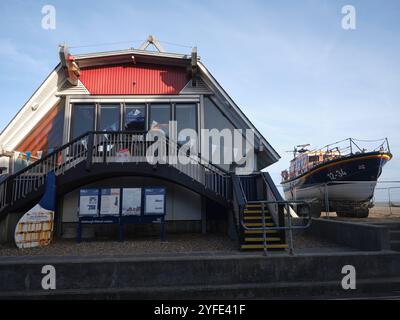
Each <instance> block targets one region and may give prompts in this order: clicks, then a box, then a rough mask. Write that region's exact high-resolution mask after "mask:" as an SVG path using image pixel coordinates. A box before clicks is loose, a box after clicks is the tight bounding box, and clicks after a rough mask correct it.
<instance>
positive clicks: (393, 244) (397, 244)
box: [390, 240, 400, 251]
mask: <svg viewBox="0 0 400 320" xmlns="http://www.w3.org/2000/svg"><path fill="white" fill-rule="evenodd" d="M390 248H391V249H392V250H395V251H400V240H392V241H390Z"/></svg>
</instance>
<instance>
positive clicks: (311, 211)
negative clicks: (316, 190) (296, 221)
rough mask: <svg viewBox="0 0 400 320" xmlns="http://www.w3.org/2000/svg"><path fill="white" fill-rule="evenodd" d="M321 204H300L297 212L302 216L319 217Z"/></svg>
mask: <svg viewBox="0 0 400 320" xmlns="http://www.w3.org/2000/svg"><path fill="white" fill-rule="evenodd" d="M321 211H322V210H321V206H319V205H316V204H310V206H307V205H298V206H297V214H298V215H299V216H300V217H306V216H310V217H311V218H319V217H321Z"/></svg>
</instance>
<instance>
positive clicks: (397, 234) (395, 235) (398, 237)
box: [389, 230, 400, 240]
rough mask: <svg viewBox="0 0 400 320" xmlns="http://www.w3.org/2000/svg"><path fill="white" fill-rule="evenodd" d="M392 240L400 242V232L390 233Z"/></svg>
mask: <svg viewBox="0 0 400 320" xmlns="http://www.w3.org/2000/svg"><path fill="white" fill-rule="evenodd" d="M389 234H390V240H400V230H391V231H390V233H389Z"/></svg>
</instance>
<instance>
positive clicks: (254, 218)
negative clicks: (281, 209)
mask: <svg viewBox="0 0 400 320" xmlns="http://www.w3.org/2000/svg"><path fill="white" fill-rule="evenodd" d="M262 219H263V217H262V216H250V217H244V220H262ZM271 219H272V218H271V217H269V216H266V217H265V220H271Z"/></svg>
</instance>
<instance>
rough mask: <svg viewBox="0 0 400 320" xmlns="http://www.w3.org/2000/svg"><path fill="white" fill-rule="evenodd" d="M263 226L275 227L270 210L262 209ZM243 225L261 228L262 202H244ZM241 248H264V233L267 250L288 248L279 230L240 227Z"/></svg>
mask: <svg viewBox="0 0 400 320" xmlns="http://www.w3.org/2000/svg"><path fill="white" fill-rule="evenodd" d="M264 219H265V227H267V228H268V227H271V228H272V227H276V224H275V223H274V221H273V219H272V217H271V214H270V212H269V211H268V210H267V209H264ZM243 221H244V225H245V226H246V227H249V228H262V227H263V225H264V223H263V212H262V203H252V204H246V205H245V208H244V210H243ZM242 232H243V235H242V243H241V246H240V248H241V250H264V235H265V237H266V244H267V245H266V248H267V250H274V251H275V250H284V249H287V248H288V245H287V244H285V239H282V238H281V235H280V232H279V230H246V229H245V228H242Z"/></svg>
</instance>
